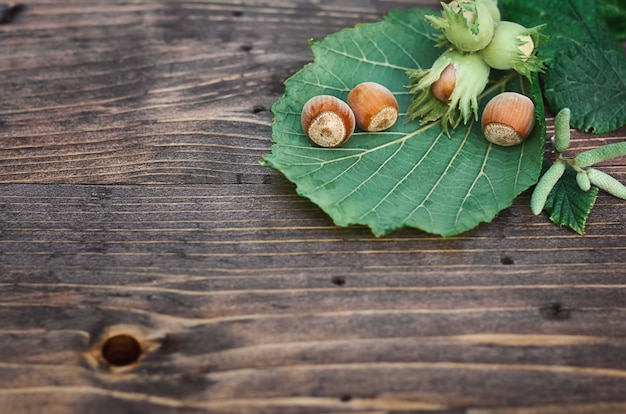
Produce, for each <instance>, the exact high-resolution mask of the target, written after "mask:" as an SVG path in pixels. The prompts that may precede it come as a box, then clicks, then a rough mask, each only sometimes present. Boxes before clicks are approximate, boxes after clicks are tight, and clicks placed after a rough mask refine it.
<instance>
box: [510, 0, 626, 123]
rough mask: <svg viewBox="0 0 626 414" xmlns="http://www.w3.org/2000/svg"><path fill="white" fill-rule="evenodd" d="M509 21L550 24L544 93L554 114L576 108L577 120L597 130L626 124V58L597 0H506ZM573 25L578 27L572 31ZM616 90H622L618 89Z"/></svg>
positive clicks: (542, 54)
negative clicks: (625, 103)
mask: <svg viewBox="0 0 626 414" xmlns="http://www.w3.org/2000/svg"><path fill="white" fill-rule="evenodd" d="M500 5H501V7H502V8H503V9H504V14H505V16H506V17H507V18H508V19H509V20H513V21H515V22H517V23H519V24H522V25H524V26H526V27H531V26H536V25H540V24H546V27H545V30H544V33H545V34H546V35H547V36H548V37H549V40H548V42H547V44H545V45H544V46H542V47H541V49H540V50H539V56H540V57H541V58H544V59H546V60H547V62H548V69H547V70H546V72H545V74H544V75H543V77H544V82H545V89H544V93H545V97H546V100H547V101H548V104H549V106H550V109H551V110H552V112H553V113H557V112H558V111H559V110H561V109H563V108H568V107H569V108H570V109H571V111H572V125H573V126H574V127H575V128H577V129H580V130H584V131H592V132H594V133H596V134H601V133H606V132H610V131H614V130H616V129H618V128H620V127H621V126H623V125H626V107H625V106H624V104H623V103H624V96H623V91H624V90H625V84H626V59H625V58H624V51H623V48H622V46H621V45H620V44H619V42H617V41H616V39H615V37H614V35H613V33H612V32H611V30H610V28H609V27H608V25H607V23H606V22H605V20H604V19H603V16H602V14H601V13H600V10H599V9H598V3H597V0H551V1H545V0H501V1H500ZM572 28H576V29H575V30H572ZM616 91H617V92H616Z"/></svg>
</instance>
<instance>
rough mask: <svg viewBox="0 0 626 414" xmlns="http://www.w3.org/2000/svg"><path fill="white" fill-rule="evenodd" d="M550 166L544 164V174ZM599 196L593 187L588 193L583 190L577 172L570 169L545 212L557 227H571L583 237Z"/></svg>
mask: <svg viewBox="0 0 626 414" xmlns="http://www.w3.org/2000/svg"><path fill="white" fill-rule="evenodd" d="M550 165H551V164H550V163H548V162H545V163H544V172H545V171H546V170H547V169H548V167H549V166H550ZM597 196H598V187H596V186H592V187H591V189H589V190H588V191H583V190H581V189H580V186H579V185H578V183H577V182H576V172H575V171H574V170H573V169H571V168H568V169H567V170H566V171H565V174H564V175H563V177H561V179H560V180H559V182H558V183H557V184H556V185H555V186H554V188H553V189H552V191H551V192H550V195H549V196H548V200H547V201H546V205H545V210H546V211H547V212H548V214H550V220H552V222H553V223H554V224H556V225H557V226H561V227H562V226H566V227H569V228H571V229H572V230H574V231H575V232H576V233H578V234H580V235H583V234H585V224H586V223H587V218H588V217H589V213H590V212H591V209H592V208H593V206H594V204H595V202H596V198H597Z"/></svg>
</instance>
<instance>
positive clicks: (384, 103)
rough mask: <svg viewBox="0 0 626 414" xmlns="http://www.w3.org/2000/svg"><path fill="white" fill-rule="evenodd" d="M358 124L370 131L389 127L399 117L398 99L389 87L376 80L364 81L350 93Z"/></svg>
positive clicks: (349, 98) (351, 104)
mask: <svg viewBox="0 0 626 414" xmlns="http://www.w3.org/2000/svg"><path fill="white" fill-rule="evenodd" d="M348 105H350V108H352V110H353V111H354V117H355V118H356V124H357V125H358V126H359V128H361V129H363V130H365V131H368V132H378V131H384V130H385V129H389V128H391V127H392V126H393V124H395V123H396V121H397V119H398V101H397V100H396V98H395V96H393V94H392V93H391V91H390V90H389V89H387V88H386V87H384V86H383V85H381V84H379V83H376V82H363V83H360V84H358V85H357V86H355V87H354V88H353V89H352V90H351V91H350V93H349V94H348Z"/></svg>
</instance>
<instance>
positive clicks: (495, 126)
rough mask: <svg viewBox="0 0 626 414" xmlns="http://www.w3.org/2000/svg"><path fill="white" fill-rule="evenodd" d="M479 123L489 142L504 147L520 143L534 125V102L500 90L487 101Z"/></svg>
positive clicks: (517, 94)
mask: <svg viewBox="0 0 626 414" xmlns="http://www.w3.org/2000/svg"><path fill="white" fill-rule="evenodd" d="M481 123H482V129H483V133H484V134H485V138H486V139H487V140H488V141H489V142H493V143H494V144H497V145H502V146H505V147H510V146H512V145H517V144H520V143H522V142H523V141H524V140H525V139H526V138H527V137H528V135H530V132H531V131H532V129H533V126H534V125H535V104H533V101H531V100H530V98H528V97H527V96H525V95H522V94H519V93H516V92H502V93H500V94H498V95H496V96H494V97H493V98H492V99H491V100H490V101H489V102H487V105H485V109H484V110H483V115H482V121H481Z"/></svg>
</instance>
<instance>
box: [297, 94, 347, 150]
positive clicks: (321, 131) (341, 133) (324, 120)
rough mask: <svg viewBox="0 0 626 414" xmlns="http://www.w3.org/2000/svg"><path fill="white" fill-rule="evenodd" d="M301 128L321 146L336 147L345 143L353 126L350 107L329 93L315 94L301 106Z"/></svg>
mask: <svg viewBox="0 0 626 414" xmlns="http://www.w3.org/2000/svg"><path fill="white" fill-rule="evenodd" d="M301 122H302V128H303V129H304V132H305V133H306V135H307V136H308V137H309V138H310V139H311V141H313V142H315V143H316V144H317V145H319V146H321V147H328V148H332V147H338V146H340V145H342V144H343V143H345V142H346V141H347V140H348V138H350V136H351V135H352V133H353V132H354V128H355V119H354V113H353V112H352V109H350V107H349V106H348V104H347V103H345V102H344V101H342V100H341V99H339V98H337V97H335V96H331V95H317V96H314V97H312V98H311V99H309V100H308V101H307V102H306V103H305V104H304V107H303V108H302V115H301Z"/></svg>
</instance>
